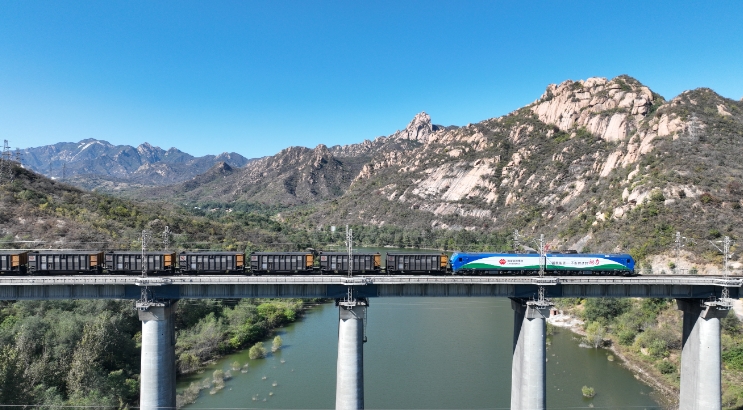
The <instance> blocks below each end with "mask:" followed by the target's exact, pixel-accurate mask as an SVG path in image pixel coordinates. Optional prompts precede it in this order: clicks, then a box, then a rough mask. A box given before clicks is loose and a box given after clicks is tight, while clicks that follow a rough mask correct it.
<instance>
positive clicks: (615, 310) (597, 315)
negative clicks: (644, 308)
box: [583, 298, 632, 322]
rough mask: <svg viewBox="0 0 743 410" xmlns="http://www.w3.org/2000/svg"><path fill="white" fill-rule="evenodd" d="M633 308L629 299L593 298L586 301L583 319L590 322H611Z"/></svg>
mask: <svg viewBox="0 0 743 410" xmlns="http://www.w3.org/2000/svg"><path fill="white" fill-rule="evenodd" d="M631 306H632V302H631V301H630V300H629V299H623V298H591V299H586V304H585V309H584V310H583V317H584V318H585V319H586V320H587V321H589V322H595V321H604V322H605V321H607V320H611V319H613V318H615V317H617V316H619V315H621V314H622V313H624V312H626V311H628V310H629V309H630V307H631Z"/></svg>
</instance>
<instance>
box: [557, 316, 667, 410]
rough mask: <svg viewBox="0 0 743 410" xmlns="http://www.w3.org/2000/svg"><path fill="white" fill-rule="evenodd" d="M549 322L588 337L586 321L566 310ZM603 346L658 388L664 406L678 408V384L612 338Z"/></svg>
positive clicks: (650, 384) (582, 336) (639, 376)
mask: <svg viewBox="0 0 743 410" xmlns="http://www.w3.org/2000/svg"><path fill="white" fill-rule="evenodd" d="M547 323H549V324H550V325H552V326H555V327H559V328H562V329H567V330H569V331H571V332H572V333H574V334H576V335H578V336H580V337H581V338H584V337H586V332H585V330H584V329H583V326H584V324H585V322H584V321H583V320H581V319H580V318H578V317H577V316H575V315H571V314H567V313H564V311H559V313H558V314H556V315H551V316H550V317H549V318H548V319H547ZM606 341H609V343H608V344H607V343H606ZM582 346H585V345H582ZM589 348H591V347H589ZM601 348H602V349H606V350H609V351H610V352H612V353H613V354H614V355H615V356H616V358H618V359H619V362H620V364H621V365H622V366H624V367H626V368H627V369H628V370H630V371H631V372H632V373H633V375H634V376H635V378H636V379H637V380H640V381H641V382H643V383H645V384H646V385H648V386H650V387H652V388H654V389H656V391H657V392H658V394H657V396H656V398H658V399H660V401H661V404H662V405H663V406H664V407H666V408H668V409H675V408H678V395H679V390H678V386H676V385H674V384H672V383H670V382H669V381H668V380H667V379H666V378H665V377H663V376H662V375H660V374H657V373H658V371H657V370H656V369H655V368H653V367H651V366H649V365H648V364H647V363H643V362H641V361H638V360H634V357H633V355H631V354H630V353H629V352H628V351H627V349H624V348H622V347H621V346H620V345H619V344H618V343H615V341H614V340H612V339H611V338H609V339H605V340H604V346H602V347H601Z"/></svg>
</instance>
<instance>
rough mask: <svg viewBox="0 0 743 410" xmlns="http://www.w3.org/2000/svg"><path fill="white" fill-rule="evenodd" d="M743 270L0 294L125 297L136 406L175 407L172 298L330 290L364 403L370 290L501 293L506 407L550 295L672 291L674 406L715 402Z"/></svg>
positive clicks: (272, 279)
mask: <svg viewBox="0 0 743 410" xmlns="http://www.w3.org/2000/svg"><path fill="white" fill-rule="evenodd" d="M741 286H743V278H742V277H739V276H738V277H728V278H724V277H712V276H667V275H661V276H639V277H629V278H625V277H593V276H578V277H575V276H566V277H523V276H522V277H506V276H479V277H472V276H468V277H461V276H383V275H373V276H354V277H345V276H242V275H220V276H163V277H149V278H141V277H134V276H18V277H12V276H3V277H0V300H32V299H132V300H137V301H138V302H137V309H138V310H139V318H140V320H141V321H142V369H141V378H140V385H141V387H140V388H141V390H140V407H141V408H142V409H148V410H150V409H175V373H176V371H175V328H174V322H175V321H174V312H175V309H174V306H175V304H176V303H177V301H178V300H179V299H207V298H208V299H237V298H332V299H335V300H336V305H337V306H338V309H339V316H338V361H337V386H336V408H337V409H362V408H363V407H364V385H363V374H364V372H363V368H364V361H363V344H364V335H363V329H364V326H363V320H364V317H365V310H366V309H368V308H369V300H371V299H373V298H375V297H393V296H394V297H401V296H402V297H463V296H466V297H507V298H510V299H511V306H512V308H513V310H514V334H513V362H512V363H513V364H512V370H511V375H512V377H511V380H512V382H511V384H512V385H511V408H512V409H514V410H526V409H529V410H532V409H544V408H545V407H546V352H545V349H546V346H545V337H546V318H548V317H549V314H550V308H551V304H550V303H549V299H550V298H561V297H583V298H588V297H640V298H672V299H676V301H677V305H678V308H679V309H680V310H681V311H682V312H683V339H682V343H683V347H682V354H681V392H680V397H679V402H680V408H681V409H684V410H686V409H704V410H714V409H720V408H721V407H722V405H721V382H720V367H721V357H720V353H721V352H720V319H721V318H723V317H725V315H727V313H728V310H729V309H730V299H733V298H739V297H742V296H743V294H741Z"/></svg>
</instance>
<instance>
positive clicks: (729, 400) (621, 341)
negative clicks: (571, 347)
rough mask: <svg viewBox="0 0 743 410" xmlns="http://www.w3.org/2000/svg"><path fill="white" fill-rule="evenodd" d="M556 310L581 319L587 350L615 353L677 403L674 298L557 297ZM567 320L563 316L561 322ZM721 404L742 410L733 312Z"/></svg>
mask: <svg viewBox="0 0 743 410" xmlns="http://www.w3.org/2000/svg"><path fill="white" fill-rule="evenodd" d="M555 305H556V308H557V309H559V310H561V311H562V312H563V313H565V314H567V315H569V316H573V317H576V318H580V319H581V320H582V324H578V323H577V322H575V321H573V322H572V323H571V322H570V321H569V319H568V320H566V321H565V322H556V321H554V320H552V321H551V322H552V323H553V324H557V323H570V324H571V325H573V326H565V327H570V328H571V329H573V330H574V331H576V332H577V333H578V334H580V335H581V336H582V337H583V338H582V344H583V345H584V346H586V347H591V348H597V347H605V348H608V349H611V350H612V351H613V352H614V353H615V354H616V355H617V356H618V357H619V358H620V359H622V361H623V362H624V364H625V366H627V367H628V368H630V370H632V371H633V372H634V373H635V375H636V377H638V378H639V379H641V380H643V381H645V382H646V383H648V384H650V385H651V386H654V387H655V388H656V389H658V390H659V391H660V392H662V393H663V394H662V395H663V397H664V398H665V399H666V400H667V404H669V405H674V404H677V401H678V392H679V382H680V368H681V337H682V325H683V316H682V313H681V311H679V310H678V309H677V308H676V302H675V301H674V300H669V299H617V298H589V299H556V300H555ZM559 320H563V318H561V319H559ZM721 329H722V330H721V344H722V364H723V369H722V402H723V408H725V409H743V325H742V324H741V321H740V320H739V319H738V318H737V317H736V316H735V314H734V313H732V312H731V313H730V314H728V316H727V317H726V318H725V319H723V320H721Z"/></svg>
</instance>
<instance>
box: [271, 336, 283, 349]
mask: <svg viewBox="0 0 743 410" xmlns="http://www.w3.org/2000/svg"><path fill="white" fill-rule="evenodd" d="M283 343H284V341H283V340H281V336H276V337H274V338H273V345H272V346H271V351H272V352H275V351H277V350H279V349H281V346H282V345H283Z"/></svg>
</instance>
